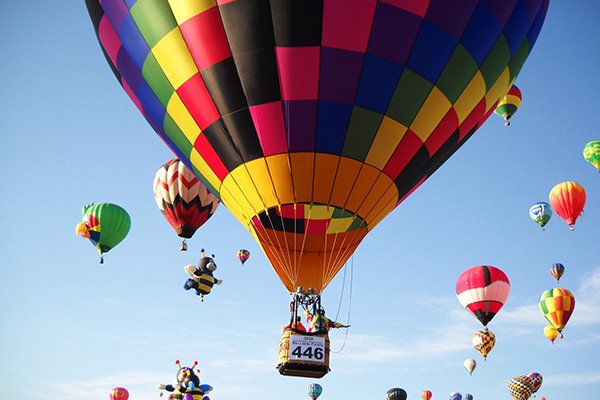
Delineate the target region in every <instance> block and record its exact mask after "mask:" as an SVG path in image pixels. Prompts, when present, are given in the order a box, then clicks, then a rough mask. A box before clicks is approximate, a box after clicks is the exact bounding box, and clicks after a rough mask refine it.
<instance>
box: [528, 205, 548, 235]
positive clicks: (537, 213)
mask: <svg viewBox="0 0 600 400" xmlns="http://www.w3.org/2000/svg"><path fill="white" fill-rule="evenodd" d="M529 216H530V217H531V219H532V220H533V222H535V223H536V224H538V225H539V226H541V227H542V230H544V227H545V226H546V224H547V223H548V222H549V221H550V218H552V207H550V204H548V203H546V202H544V201H540V202H539V203H535V204H534V205H532V206H531V207H530V208H529Z"/></svg>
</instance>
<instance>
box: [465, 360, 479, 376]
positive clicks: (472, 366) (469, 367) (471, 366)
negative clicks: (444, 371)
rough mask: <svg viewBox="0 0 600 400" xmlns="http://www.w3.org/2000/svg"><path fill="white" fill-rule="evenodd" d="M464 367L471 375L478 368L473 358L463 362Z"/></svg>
mask: <svg viewBox="0 0 600 400" xmlns="http://www.w3.org/2000/svg"><path fill="white" fill-rule="evenodd" d="M463 366H464V367H465V369H466V370H467V372H468V373H469V375H472V374H473V371H474V370H475V367H477V361H475V360H474V359H472V358H467V359H466V360H465V361H464V362H463Z"/></svg>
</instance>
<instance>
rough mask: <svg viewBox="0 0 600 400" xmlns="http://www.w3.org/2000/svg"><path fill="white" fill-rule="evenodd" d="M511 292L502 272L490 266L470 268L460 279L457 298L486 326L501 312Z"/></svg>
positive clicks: (506, 278) (457, 284)
mask: <svg viewBox="0 0 600 400" xmlns="http://www.w3.org/2000/svg"><path fill="white" fill-rule="evenodd" d="M509 291H510V282H509V281H508V277H507V276H506V274H505V273H504V272H502V270H500V269H499V268H496V267H492V266H489V265H479V266H477V267H473V268H469V269H468V270H466V271H464V272H463V273H462V274H460V276H459V277H458V280H457V282H456V296H457V297H458V301H459V302H460V304H462V306H463V307H465V308H466V309H467V311H469V312H470V313H471V314H472V315H473V316H475V317H476V318H477V319H478V320H479V321H480V322H481V323H482V324H483V326H486V325H487V324H488V323H489V322H490V321H491V320H492V318H494V316H495V315H496V314H497V313H498V311H500V309H501V308H502V306H503V305H504V303H505V302H506V299H507V298H508V293H509Z"/></svg>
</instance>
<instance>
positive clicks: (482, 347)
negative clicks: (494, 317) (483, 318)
mask: <svg viewBox="0 0 600 400" xmlns="http://www.w3.org/2000/svg"><path fill="white" fill-rule="evenodd" d="M471 343H472V344H473V348H474V349H475V350H477V351H478V352H479V354H481V355H482V356H483V358H484V359H486V358H487V355H488V354H489V353H490V351H492V349H493V348H494V345H495V344H496V335H494V333H493V332H492V331H490V330H489V329H487V328H486V329H482V330H480V331H477V332H475V333H474V334H473V336H472V337H471Z"/></svg>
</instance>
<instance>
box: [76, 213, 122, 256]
mask: <svg viewBox="0 0 600 400" xmlns="http://www.w3.org/2000/svg"><path fill="white" fill-rule="evenodd" d="M81 213H82V214H83V220H82V221H81V222H80V223H79V224H78V225H77V226H76V227H75V233H76V234H78V235H81V236H83V237H84V238H88V239H90V242H92V244H93V245H94V246H95V247H96V250H97V251H98V254H100V264H102V263H103V262H104V257H103V254H104V253H107V252H109V251H110V250H111V249H112V248H113V247H115V246H116V245H118V244H119V243H121V241H122V240H123V239H125V236H127V233H129V228H130V227H131V219H130V217H129V214H128V213H127V211H125V209H124V208H122V207H120V206H118V205H116V204H111V203H98V204H94V203H91V204H88V205H86V206H84V207H83V209H82V210H81Z"/></svg>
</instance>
